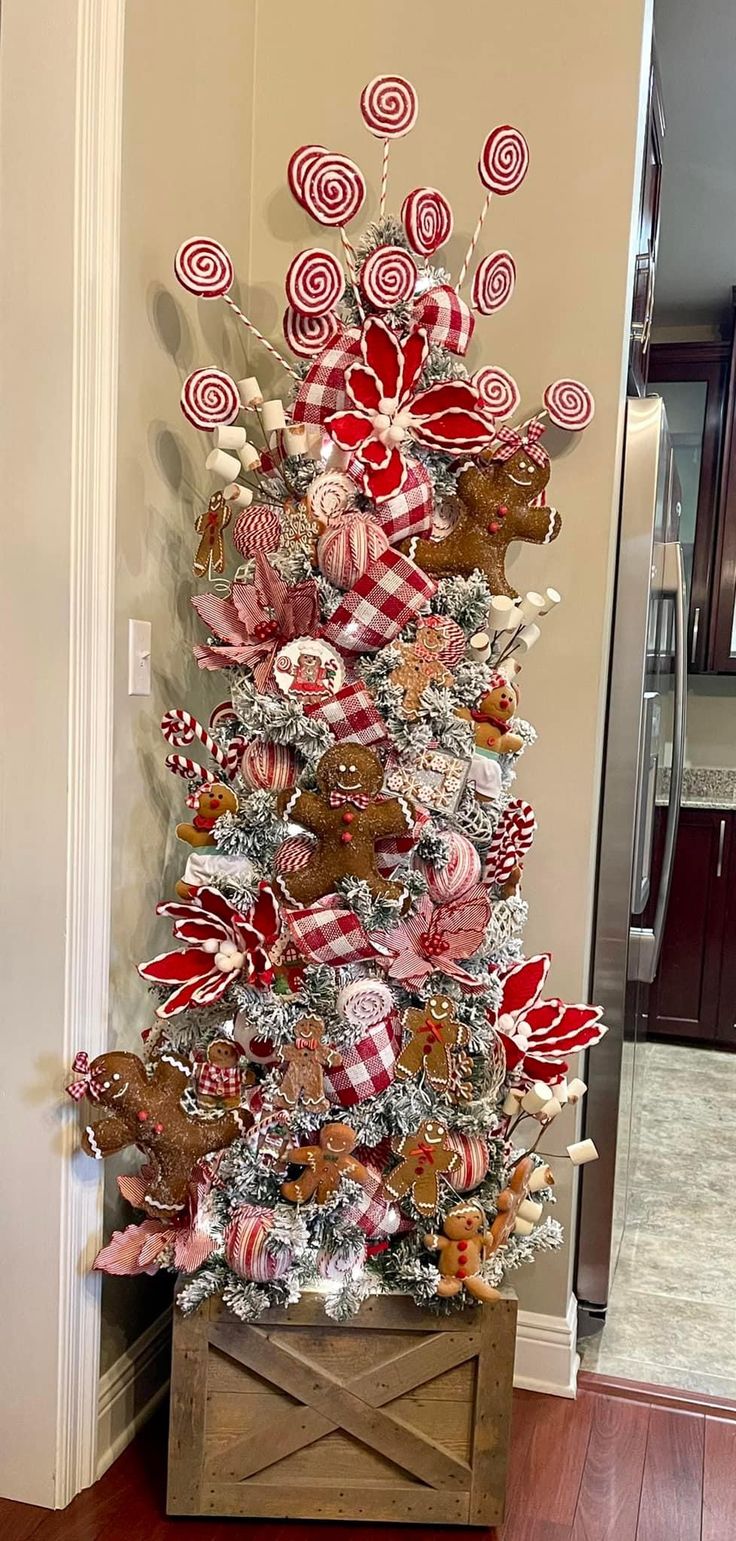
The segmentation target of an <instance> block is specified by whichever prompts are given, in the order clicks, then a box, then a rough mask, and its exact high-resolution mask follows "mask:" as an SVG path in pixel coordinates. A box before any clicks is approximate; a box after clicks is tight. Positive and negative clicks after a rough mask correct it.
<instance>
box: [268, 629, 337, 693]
mask: <svg viewBox="0 0 736 1541" xmlns="http://www.w3.org/2000/svg"><path fill="white" fill-rule="evenodd" d="M273 677H274V680H275V682H276V685H277V686H278V689H279V690H280V691H282V693H283V694H284V695H285V696H293V697H294V699H295V700H299V701H303V702H304V703H305V704H306V705H309V706H316V705H317V703H318V702H320V701H327V700H328V699H329V697H330V696H334V695H336V694H337V691H338V690H340V689H341V687H342V685H343V684H344V683H345V665H344V663H343V661H342V659H341V657H340V654H339V653H338V652H336V650H335V648H334V647H330V645H329V643H327V642H322V641H320V640H319V639H318V638H317V637H295V638H294V640H293V642H287V643H285V645H284V646H283V647H282V648H281V650H280V652H279V653H278V654H277V656H276V658H275V659H274V665H273Z"/></svg>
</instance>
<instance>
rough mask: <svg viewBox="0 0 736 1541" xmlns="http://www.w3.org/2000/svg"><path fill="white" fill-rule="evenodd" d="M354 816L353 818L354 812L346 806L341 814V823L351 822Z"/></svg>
mask: <svg viewBox="0 0 736 1541" xmlns="http://www.w3.org/2000/svg"><path fill="white" fill-rule="evenodd" d="M354 818H355V814H354V813H351V812H350V809H349V808H346V809H345V812H344V814H343V816H342V822H343V824H352V822H353V819H354Z"/></svg>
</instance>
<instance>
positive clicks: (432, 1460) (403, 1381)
mask: <svg viewBox="0 0 736 1541" xmlns="http://www.w3.org/2000/svg"><path fill="white" fill-rule="evenodd" d="M289 1337H290V1334H289V1333H288V1332H282V1331H278V1330H267V1329H265V1328H263V1327H260V1328H259V1327H253V1326H243V1324H242V1323H237V1324H233V1325H232V1326H230V1325H228V1324H227V1323H221V1322H217V1323H215V1324H213V1325H212V1326H211V1327H210V1328H209V1331H208V1338H209V1342H210V1344H211V1346H212V1347H213V1348H217V1349H219V1350H220V1352H221V1353H223V1354H227V1355H228V1357H229V1358H230V1359H235V1360H237V1361H238V1363H240V1364H242V1365H244V1366H245V1367H246V1368H247V1369H249V1370H253V1371H254V1373H255V1374H256V1375H260V1376H261V1377H262V1378H263V1379H264V1380H267V1381H270V1382H271V1383H272V1384H273V1385H274V1386H275V1387H276V1388H277V1389H278V1390H279V1391H283V1392H286V1393H287V1395H289V1396H291V1397H294V1398H296V1400H297V1401H298V1402H299V1403H300V1404H301V1405H300V1406H298V1407H295V1408H293V1409H289V1408H288V1407H286V1406H285V1407H284V1408H283V1410H280V1411H279V1413H278V1415H277V1416H276V1417H275V1418H273V1419H272V1420H271V1421H269V1422H268V1423H266V1424H264V1425H263V1426H262V1427H261V1428H259V1429H258V1430H257V1431H256V1432H255V1433H253V1432H251V1433H249V1434H247V1435H246V1436H244V1437H243V1438H241V1439H237V1440H235V1441H234V1442H233V1443H232V1444H231V1445H229V1446H228V1448H227V1450H226V1451H225V1452H224V1454H222V1455H220V1456H219V1457H218V1458H217V1459H216V1460H215V1461H213V1463H212V1464H211V1466H210V1468H209V1471H208V1476H209V1477H210V1478H212V1479H215V1480H220V1481H224V1482H227V1481H231V1482H238V1481H245V1480H246V1478H248V1477H252V1476H254V1475H255V1474H256V1473H257V1472H260V1471H263V1470H264V1468H265V1467H267V1466H272V1465H273V1463H274V1461H280V1460H283V1458H284V1456H287V1455H292V1454H293V1453H294V1451H295V1450H303V1449H304V1447H305V1446H306V1445H311V1444H314V1442H315V1440H318V1439H322V1438H323V1436H324V1435H325V1434H331V1433H332V1432H333V1430H334V1429H344V1430H345V1432H346V1433H348V1434H351V1435H353V1437H354V1438H355V1439H359V1440H360V1441H361V1443H362V1444H363V1445H367V1446H368V1447H369V1448H370V1449H371V1450H376V1451H378V1452H379V1454H380V1455H382V1456H385V1457H386V1458H387V1459H388V1460H389V1461H392V1462H393V1463H394V1465H395V1466H399V1467H402V1468H403V1469H404V1470H405V1471H407V1472H409V1473H410V1475H411V1477H412V1479H413V1480H414V1481H416V1479H417V1477H419V1478H420V1479H421V1480H422V1481H423V1482H426V1483H427V1485H428V1486H429V1487H433V1488H441V1489H443V1490H444V1491H446V1490H447V1489H448V1488H454V1489H456V1490H460V1491H462V1492H468V1491H469V1490H470V1487H471V1469H470V1467H469V1466H468V1465H467V1464H466V1463H465V1462H464V1461H460V1460H458V1459H457V1458H456V1457H455V1456H453V1455H449V1454H448V1452H447V1451H446V1450H444V1449H443V1448H442V1446H441V1445H439V1444H437V1443H436V1442H435V1441H434V1440H433V1439H430V1438H428V1436H427V1435H426V1434H421V1433H419V1432H418V1430H417V1429H412V1428H410V1427H409V1425H408V1424H406V1423H404V1421H403V1420H402V1419H401V1418H397V1417H396V1416H395V1414H393V1413H392V1412H390V1411H389V1410H388V1408H387V1405H386V1404H387V1403H389V1402H393V1401H394V1400H395V1399H396V1398H397V1397H401V1396H404V1395H405V1394H406V1393H407V1392H409V1391H413V1390H414V1389H415V1388H416V1387H417V1386H421V1385H423V1384H424V1383H425V1382H426V1381H429V1380H431V1379H432V1378H433V1377H434V1376H436V1375H441V1374H442V1373H443V1371H445V1370H452V1369H454V1368H455V1367H456V1366H457V1365H459V1364H464V1363H465V1361H466V1360H468V1359H473V1358H474V1357H475V1356H476V1355H477V1354H478V1353H479V1351H480V1342H481V1336H480V1332H479V1331H478V1332H476V1331H470V1332H468V1331H464V1332H457V1333H455V1332H438V1333H436V1334H434V1335H433V1336H431V1337H428V1338H424V1339H423V1340H422V1342H420V1343H414V1344H412V1345H411V1346H410V1347H403V1348H399V1350H398V1352H397V1353H395V1354H393V1355H392V1356H391V1357H390V1358H389V1359H386V1360H385V1361H384V1362H383V1363H381V1364H379V1365H376V1366H374V1367H372V1368H371V1369H369V1370H359V1371H357V1372H356V1373H355V1374H354V1375H351V1376H350V1378H349V1379H348V1380H340V1379H338V1377H337V1376H336V1375H331V1374H330V1373H329V1371H327V1370H325V1369H323V1368H322V1366H321V1365H319V1364H315V1363H314V1362H313V1361H312V1360H311V1359H309V1358H308V1357H307V1356H306V1355H305V1354H303V1353H298V1352H296V1351H295V1349H294V1348H292V1347H291V1346H290V1344H289ZM399 1341H400V1340H399Z"/></svg>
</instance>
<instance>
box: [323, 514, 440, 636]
mask: <svg viewBox="0 0 736 1541" xmlns="http://www.w3.org/2000/svg"><path fill="white" fill-rule="evenodd" d="M384 551H388V537H387V536H386V535H385V534H384V532H383V530H382V529H381V527H380V525H379V524H376V521H375V519H368V518H366V517H365V516H364V515H363V514H359V513H358V512H357V510H355V511H352V510H350V511H346V512H345V513H343V514H341V515H339V516H338V518H337V519H336V520H335V521H334V523H332V524H329V525H328V526H327V529H326V530H325V532H324V534H323V535H320V538H319V540H318V541H317V561H318V563H319V567H320V571H321V572H323V573H324V575H325V577H326V578H327V579H328V580H329V582H330V583H334V585H335V588H337V589H352V588H353V587H354V586H355V584H356V583H357V582H358V579H359V578H362V576H363V573H364V572H367V571H368V568H369V567H370V565H371V562H374V561H375V559H376V557H379V556H382V554H383V552H384ZM463 640H464V639H463Z"/></svg>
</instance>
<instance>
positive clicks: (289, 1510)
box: [168, 1293, 516, 1525]
mask: <svg viewBox="0 0 736 1541" xmlns="http://www.w3.org/2000/svg"><path fill="white" fill-rule="evenodd" d="M515 1334H516V1299H515V1297H514V1296H513V1295H512V1294H511V1293H508V1294H507V1295H504V1296H503V1298H502V1299H500V1300H498V1301H495V1302H493V1303H491V1304H486V1305H484V1306H482V1307H481V1308H468V1309H466V1310H464V1311H463V1312H459V1313H457V1314H455V1315H453V1316H449V1317H439V1318H438V1317H436V1316H433V1315H432V1314H430V1313H429V1312H422V1311H419V1310H417V1308H416V1306H415V1305H414V1304H413V1302H412V1301H411V1300H409V1299H407V1298H406V1297H404V1296H400V1295H396V1296H381V1297H377V1298H376V1299H369V1300H367V1301H365V1302H364V1304H363V1306H362V1307H361V1310H360V1312H359V1313H358V1315H357V1316H356V1317H354V1318H353V1319H352V1321H351V1322H349V1323H346V1324H344V1325H343V1324H340V1325H338V1324H336V1323H334V1322H331V1321H330V1319H329V1317H326V1316H325V1314H324V1309H323V1301H322V1299H321V1298H320V1297H319V1296H318V1295H305V1296H304V1297H303V1298H302V1300H301V1301H300V1302H299V1304H298V1305H297V1306H294V1307H291V1308H290V1310H289V1311H288V1312H287V1311H280V1310H279V1311H276V1310H273V1311H269V1312H268V1314H267V1315H266V1316H264V1317H262V1318H261V1320H260V1322H258V1323H257V1324H256V1325H253V1326H250V1325H245V1324H244V1323H242V1322H239V1321H237V1320H236V1319H235V1318H234V1317H233V1316H231V1315H230V1314H229V1313H228V1312H226V1311H225V1310H224V1309H223V1308H222V1307H221V1305H220V1303H219V1302H218V1301H211V1302H209V1303H208V1304H207V1305H205V1306H203V1307H202V1309H201V1310H200V1311H199V1312H198V1313H197V1314H196V1315H194V1316H191V1317H181V1316H179V1314H178V1313H177V1315H176V1320H175V1326H174V1344H173V1369H172V1383H171V1393H172V1394H171V1429H170V1441H169V1491H168V1510H169V1513H170V1514H210V1515H215V1514H217V1515H240V1516H243V1517H245V1516H250V1517H273V1518H283V1519H341V1520H354V1521H358V1520H366V1521H374V1522H381V1521H386V1522H390V1523H393V1524H407V1525H409V1524H422V1523H428V1522H433V1523H435V1524H447V1525H494V1524H498V1523H499V1522H500V1520H501V1519H502V1518H503V1510H504V1491H505V1485H506V1462H507V1453H508V1442H509V1430H510V1420H511V1387H512V1376H513V1364H514V1343H515Z"/></svg>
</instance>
